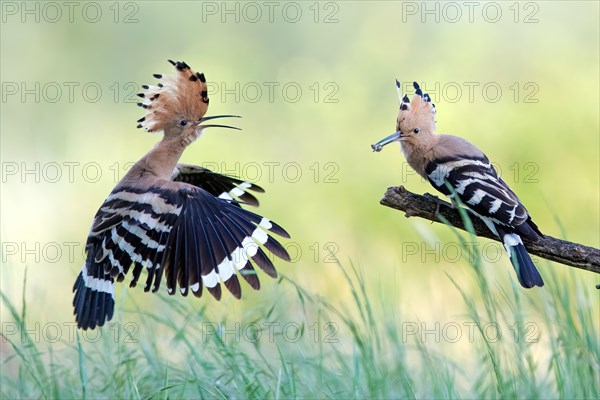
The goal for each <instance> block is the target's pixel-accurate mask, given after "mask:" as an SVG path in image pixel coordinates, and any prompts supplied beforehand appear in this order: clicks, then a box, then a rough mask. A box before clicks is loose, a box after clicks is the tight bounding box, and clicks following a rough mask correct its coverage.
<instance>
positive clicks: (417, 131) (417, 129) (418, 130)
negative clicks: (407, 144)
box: [413, 128, 421, 133]
mask: <svg viewBox="0 0 600 400" xmlns="http://www.w3.org/2000/svg"><path fill="white" fill-rule="evenodd" d="M413 132H415V133H419V132H421V130H420V129H419V128H415V130H414V131H413Z"/></svg>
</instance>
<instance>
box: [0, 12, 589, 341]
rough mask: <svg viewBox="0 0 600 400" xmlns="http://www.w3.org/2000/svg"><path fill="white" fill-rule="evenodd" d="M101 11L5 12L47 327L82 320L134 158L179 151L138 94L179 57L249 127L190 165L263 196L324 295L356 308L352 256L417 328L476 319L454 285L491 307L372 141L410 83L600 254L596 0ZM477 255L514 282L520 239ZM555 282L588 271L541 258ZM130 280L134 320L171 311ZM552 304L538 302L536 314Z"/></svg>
mask: <svg viewBox="0 0 600 400" xmlns="http://www.w3.org/2000/svg"><path fill="white" fill-rule="evenodd" d="M54 4H59V5H60V4H62V3H54ZM78 4H79V3H78ZM94 4H96V6H93V7H89V6H88V7H87V8H86V7H84V3H81V4H79V5H78V6H77V7H75V8H74V10H73V14H72V18H71V17H70V16H69V9H68V8H67V7H66V6H61V7H60V8H56V7H55V6H52V7H46V5H45V3H35V2H31V3H27V5H25V3H21V2H3V3H2V19H3V20H2V27H1V29H2V31H1V34H2V35H1V36H2V37H1V42H0V43H1V49H2V50H1V52H2V54H1V61H0V63H1V64H0V65H1V80H2V102H1V108H2V109H1V130H0V133H1V158H2V191H1V219H2V221H1V236H2V238H1V240H2V249H1V251H2V276H1V277H2V291H3V292H4V293H5V294H6V295H7V296H8V297H9V298H10V299H12V300H13V301H15V302H17V303H20V300H19V299H20V298H21V295H22V293H21V288H22V280H23V275H24V270H25V268H26V267H27V268H28V279H27V285H26V292H25V296H26V298H27V299H28V301H29V310H28V318H29V319H30V321H31V323H35V322H40V323H42V324H43V323H46V322H49V321H54V322H58V323H59V324H62V323H67V322H71V321H72V306H71V301H72V293H71V288H72V283H73V281H74V279H75V277H76V274H77V273H78V271H79V269H80V266H81V264H82V262H83V255H82V249H83V245H84V243H85V238H86V235H87V232H88V229H89V226H90V222H91V220H92V218H93V216H94V214H95V212H96V210H97V208H98V206H99V205H100V204H101V203H102V201H103V200H104V198H105V197H106V195H107V194H108V193H109V192H110V190H111V189H112V187H113V186H114V185H115V184H116V182H117V181H118V178H119V177H121V176H122V175H123V173H124V172H125V171H126V165H127V163H130V162H135V161H136V160H137V159H139V158H140V157H141V156H142V155H143V154H144V153H145V152H146V151H147V150H148V149H149V148H150V147H151V146H152V145H153V144H154V143H155V142H156V141H157V140H158V139H159V137H158V136H155V135H150V134H146V133H144V132H142V131H141V130H136V129H135V120H136V119H137V118H139V117H140V116H141V115H142V112H141V109H139V108H137V107H135V104H134V103H135V102H136V98H135V96H134V95H133V94H135V93H137V92H138V91H139V86H140V85H142V84H147V83H148V84H151V83H153V82H154V79H153V78H152V74H153V73H166V72H170V69H171V66H170V65H169V64H168V63H167V62H166V60H167V59H168V58H172V59H175V60H184V61H186V62H187V63H188V64H189V65H190V66H192V68H194V69H196V70H199V71H203V72H204V73H205V74H206V76H207V78H208V80H209V81H210V82H211V92H209V95H210V97H211V103H210V107H209V114H223V113H235V114H239V115H242V116H243V119H241V120H239V121H236V123H237V124H238V126H240V127H242V128H243V131H242V132H241V133H237V132H232V131H224V130H208V131H207V132H206V134H205V135H204V136H203V137H202V138H201V139H200V140H198V141H197V142H196V143H194V144H193V145H192V146H191V147H190V148H189V149H188V150H187V151H186V153H185V154H184V156H183V159H182V161H183V162H187V163H192V164H200V165H206V166H209V167H212V168H215V167H216V169H217V170H219V171H220V172H225V173H229V174H234V175H241V177H242V178H250V179H254V180H255V181H256V183H258V184H259V185H261V186H263V187H264V188H265V189H266V190H267V193H266V194H265V195H261V196H260V200H261V207H260V213H262V214H263V215H265V216H268V217H269V218H271V219H273V220H275V221H277V222H279V223H280V224H282V225H283V226H285V227H286V228H287V229H288V230H289V232H291V234H292V236H293V238H292V240H291V241H290V244H289V246H290V252H291V253H292V255H293V256H294V253H295V255H296V257H294V263H292V264H286V263H283V262H278V263H277V267H278V270H279V271H280V272H282V273H283V274H285V275H287V276H289V277H290V278H292V279H294V280H295V281H297V282H298V283H299V284H301V285H302V286H304V287H306V288H310V289H311V290H312V291H313V292H315V293H320V294H321V295H323V296H325V297H327V298H331V299H340V301H342V302H343V301H345V299H349V298H350V292H349V290H347V289H346V288H345V287H344V286H343V285H340V282H341V272H340V270H339V269H338V268H337V267H335V266H334V264H333V263H332V262H331V261H333V257H331V254H330V252H331V251H332V252H333V253H334V256H335V257H336V258H337V259H339V260H340V261H341V262H342V263H343V264H348V263H350V262H353V263H354V264H356V265H358V266H359V267H360V268H362V269H363V270H364V274H365V277H366V280H367V282H368V283H369V285H370V286H369V287H370V288H371V290H372V293H371V294H370V295H371V296H372V297H373V298H374V299H377V302H378V303H382V304H386V307H392V308H394V309H397V310H399V311H400V312H402V314H403V315H407V316H408V318H412V319H411V320H414V321H430V322H435V321H442V323H443V322H448V321H453V320H455V319H457V318H459V316H458V314H460V313H461V311H460V310H458V309H456V308H455V307H454V304H456V303H457V302H458V301H459V299H460V297H459V293H458V292H457V291H456V290H455V288H454V287H453V285H452V283H451V282H450V280H449V279H448V277H447V276H446V274H449V275H451V276H452V277H454V278H455V279H456V280H457V281H458V282H459V283H461V284H462V285H464V287H465V288H466V290H467V291H468V293H469V294H470V295H471V296H473V297H474V298H477V297H478V296H479V288H478V287H476V286H475V285H474V282H475V281H474V279H473V278H472V276H471V275H469V274H468V273H467V272H466V269H465V265H466V262H465V260H464V257H460V255H459V256H458V257H457V255H456V251H457V249H458V247H457V245H456V243H455V239H454V236H453V235H452V233H451V232H450V231H449V229H448V228H446V227H444V226H442V225H439V224H430V223H429V222H428V221H424V220H413V219H410V220H409V219H406V218H405V217H404V216H403V214H402V213H399V212H396V211H393V210H391V209H388V208H385V207H383V206H380V205H379V200H380V198H381V197H382V195H383V193H384V192H385V190H386V188H387V187H389V186H395V185H400V184H403V185H405V186H406V187H407V188H408V189H409V190H411V191H414V192H417V193H423V192H426V191H430V192H431V191H432V189H431V188H430V187H429V186H428V184H427V183H426V182H423V181H422V180H421V179H419V178H418V177H417V176H416V175H415V174H414V173H412V172H411V171H410V170H409V168H408V167H407V165H406V163H405V162H404V159H403V157H402V155H401V153H400V150H399V148H398V146H396V145H393V146H389V147H387V148H385V150H384V151H383V152H381V153H379V154H375V153H372V152H371V150H370V147H369V145H370V144H371V143H374V142H375V141H377V140H379V139H381V138H382V137H384V136H386V135H388V134H390V133H392V132H393V129H394V126H395V118H396V113H397V108H398V106H397V99H396V92H395V88H394V79H395V78H398V79H399V80H401V81H402V82H403V85H404V87H405V88H407V89H408V88H409V87H410V85H409V84H410V82H412V81H413V80H416V81H419V82H420V83H421V84H422V86H423V87H424V89H425V91H428V92H429V93H430V94H431V96H432V98H433V101H434V103H436V107H437V109H438V114H437V122H438V132H444V133H453V134H456V135H459V136H462V137H464V138H466V139H468V140H470V141H472V142H474V143H475V144H477V145H478V146H479V147H480V148H481V149H482V150H483V151H484V152H486V153H487V154H488V156H489V157H490V158H491V159H492V160H493V161H494V162H495V163H496V165H497V166H498V167H499V169H500V172H501V173H502V176H503V178H504V179H505V180H506V181H507V182H508V183H509V185H511V186H512V187H513V189H514V190H515V192H516V193H518V195H519V196H520V198H521V200H522V201H523V202H524V203H525V205H526V206H527V208H528V210H529V211H530V213H531V214H532V216H533V218H534V220H535V222H536V223H537V224H538V225H539V227H540V228H541V230H542V231H543V232H545V233H547V234H549V235H552V236H558V237H562V236H563V235H564V236H566V238H567V239H569V240H572V241H576V242H580V243H583V244H586V245H591V246H594V247H598V246H599V245H600V207H599V206H600V193H599V180H600V175H599V174H600V157H599V152H600V150H599V149H600V143H599V137H600V135H599V129H600V126H599V87H600V84H599V34H600V32H599V19H598V15H599V6H598V3H597V2H587V1H584V2H566V1H552V2H550V1H548V2H527V3H514V2H500V3H492V4H491V5H488V3H478V5H477V6H475V8H474V9H473V10H472V15H471V16H470V15H469V9H468V8H467V7H466V6H464V5H461V4H462V3H454V2H453V3H451V4H453V5H451V6H447V5H446V3H438V2H435V3H426V4H427V5H425V3H421V2H404V3H402V2H393V1H380V2H376V1H375V2H366V1H362V2H361V1H348V2H345V1H344V2H321V3H314V2H296V3H278V2H275V4H276V5H275V6H274V9H273V14H272V16H270V15H269V8H268V7H267V6H265V5H263V4H262V3H260V2H259V3H251V4H250V5H249V6H248V5H245V3H237V2H230V3H222V2H190V1H182V2H177V1H174V2H166V1H153V2H150V1H148V2H125V3H112V2H108V3H103V2H102V3H94ZM23 7H30V9H32V10H34V11H33V14H27V13H26V12H25V11H24V9H23ZM36 7H37V8H36ZM423 7H427V8H428V10H434V11H431V12H430V13H428V12H426V10H425V9H424V8H423ZM226 9H227V10H233V11H231V13H227V12H226ZM35 10H37V11H35ZM298 10H300V12H301V14H300V16H299V17H298V14H297V13H298ZM435 10H437V11H435ZM498 10H499V12H500V14H497V12H498ZM57 12H59V13H60V15H59V14H57ZM98 12H99V13H100V14H98ZM257 12H260V16H258V14H257ZM457 12H460V15H459V14H457ZM36 18H37V19H38V20H37V21H36ZM270 18H271V19H272V21H270ZM70 19H72V21H71V20H70ZM96 19H97V21H96V22H94V21H95V20H96ZM236 19H237V21H236ZM295 19H298V20H297V21H296V22H293V21H294V20H295ZM496 20H497V21H496ZM269 87H272V88H273V91H272V92H271V93H270V90H269ZM70 88H72V92H71V89H70ZM297 88H300V89H301V94H298V92H297ZM470 88H472V89H470ZM98 89H99V91H98ZM257 89H259V90H260V91H257ZM498 89H499V92H498ZM411 93H412V90H411ZM27 171H31V172H27ZM298 174H300V175H298ZM561 227H562V228H561ZM561 229H564V232H563V231H561ZM479 243H480V245H481V246H485V245H487V247H486V249H487V250H486V251H488V255H489V257H488V261H489V263H488V264H489V265H488V270H489V273H490V274H491V276H493V277H494V279H497V280H498V284H499V285H501V286H508V285H510V281H514V280H515V276H514V272H513V271H512V268H511V266H510V263H509V261H508V259H507V257H506V256H505V255H503V254H502V255H500V254H499V251H500V250H501V248H500V245H497V244H489V243H492V242H489V241H487V240H485V239H481V241H480V242H479ZM536 260H537V259H536ZM549 268H551V269H555V270H556V271H558V273H559V274H565V273H567V270H569V268H567V267H565V266H562V265H559V264H549V263H545V262H542V263H541V264H540V269H541V273H542V275H544V272H546V271H547V270H548V269H549ZM577 274H578V275H579V276H580V278H581V279H582V281H583V282H585V283H586V284H587V285H594V284H596V283H597V282H598V278H597V276H596V275H594V274H592V273H586V272H583V271H580V272H577ZM261 281H262V283H263V285H262V286H263V288H262V289H261V291H260V292H256V293H253V292H251V289H250V288H249V287H248V286H244V287H243V290H244V297H245V300H244V301H242V302H238V301H235V300H234V299H232V297H231V296H230V295H225V296H224V300H223V301H222V302H220V303H218V302H216V301H214V299H212V298H209V297H203V298H202V299H200V300H197V299H193V298H188V299H180V301H182V302H197V303H198V304H199V305H207V309H208V310H209V311H208V312H209V313H212V315H213V316H214V318H215V319H217V320H218V319H219V318H220V316H221V315H223V314H229V315H236V314H240V315H243V314H244V312H245V310H248V309H250V308H252V307H254V306H256V305H257V304H265V305H266V304H268V303H269V302H271V301H273V300H274V299H278V298H280V297H281V296H286V295H288V294H289V292H290V291H292V289H291V288H289V287H287V286H286V287H283V285H278V284H277V282H276V281H273V280H270V279H269V278H268V277H266V276H265V275H264V274H262V273H261ZM125 286H126V285H121V286H119V288H118V290H117V296H118V302H121V301H122V300H121V299H123V298H124V299H125V300H124V309H125V312H128V311H130V310H132V304H138V305H140V306H141V307H142V308H143V307H152V309H153V310H154V311H157V310H158V311H157V312H164V313H167V312H168V310H167V306H166V305H165V303H164V302H162V301H160V300H157V298H156V296H152V295H148V294H145V293H143V291H142V290H141V288H138V289H135V290H122V289H123V288H124V287H125ZM540 290H543V289H535V290H531V291H529V292H527V295H528V296H530V299H531V303H532V304H533V306H532V307H531V314H530V315H529V316H528V318H529V320H532V321H535V320H536V318H538V316H537V314H536V313H537V311H536V307H535V303H536V301H537V300H539V297H538V293H537V292H539V291H540ZM161 307H162V308H164V311H160V310H161ZM593 307H595V310H594V311H596V309H597V308H598V301H597V299H596V301H595V303H594V305H593ZM2 311H3V321H4V312H5V310H2ZM289 312H290V314H289V315H288V317H289V318H292V319H293V318H294V315H295V314H294V313H295V312H296V310H294V309H291V310H289ZM596 315H597V314H596ZM125 318H126V319H128V320H133V321H135V320H136V319H138V318H140V316H139V315H137V314H135V313H129V314H127V315H126V317H125ZM147 334H151V333H149V332H146V333H144V332H141V333H140V335H142V336H143V335H147ZM541 334H542V337H543V332H542V333H541ZM463 345H464V346H468V345H469V344H468V342H463Z"/></svg>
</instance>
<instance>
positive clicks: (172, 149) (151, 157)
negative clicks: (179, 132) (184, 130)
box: [123, 135, 191, 180]
mask: <svg viewBox="0 0 600 400" xmlns="http://www.w3.org/2000/svg"><path fill="white" fill-rule="evenodd" d="M190 143H191V141H190V140H186V139H185V138H181V137H171V136H169V135H164V136H163V138H162V140H161V141H160V142H158V143H157V144H156V145H155V146H154V148H152V150H150V151H149V152H148V153H147V154H146V155H145V156H144V157H142V158H141V159H140V160H139V161H138V162H137V163H135V165H134V166H133V167H132V168H131V169H130V170H129V172H128V173H127V175H126V176H125V177H124V178H123V180H139V179H141V178H146V177H155V178H162V179H167V180H170V179H171V177H172V175H173V170H174V169H175V166H176V165H177V162H178V161H179V158H180V157H181V155H182V154H183V151H184V150H185V149H186V148H187V146H188V145H189V144H190Z"/></svg>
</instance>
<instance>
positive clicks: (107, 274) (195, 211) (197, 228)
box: [74, 180, 290, 327]
mask: <svg viewBox="0 0 600 400" xmlns="http://www.w3.org/2000/svg"><path fill="white" fill-rule="evenodd" d="M269 233H274V234H276V235H279V236H282V237H286V238H289V234H288V233H287V232H286V231H285V230H284V229H283V228H281V227H280V226H279V225H277V224H276V223H274V222H272V221H270V220H268V219H267V218H263V217H261V216H260V215H257V214H255V213H252V212H250V211H248V210H245V209H242V208H241V207H239V206H236V205H235V203H232V202H231V201H228V200H224V199H221V198H218V197H215V196H214V195H213V194H211V193H209V192H208V191H206V190H204V189H201V188H199V187H195V186H193V185H190V184H187V183H183V182H171V181H167V180H157V181H156V182H154V184H153V185H152V186H150V187H149V188H144V189H140V188H136V187H133V186H127V185H120V186H118V187H117V188H115V190H113V192H112V193H111V194H110V195H109V196H108V198H107V199H106V201H105V202H104V204H103V205H102V206H101V207H100V210H99V211H98V213H97V214H96V218H95V219H94V222H93V225H92V228H91V231H90V234H89V236H88V241H87V244H86V250H87V253H88V254H87V260H86V264H85V266H84V269H83V270H82V274H81V275H80V278H78V279H77V282H76V284H75V287H74V290H76V294H75V299H74V305H75V313H76V318H77V321H78V323H79V324H80V326H82V327H94V326H95V325H96V324H98V325H102V324H103V323H104V319H105V317H106V315H103V312H101V311H103V310H99V309H98V305H97V304H96V303H97V301H98V298H99V297H98V295H99V294H102V293H104V295H103V296H104V297H106V296H107V295H108V294H110V295H112V293H113V287H112V285H113V284H112V282H113V279H117V280H118V281H122V280H123V279H124V278H125V276H126V275H127V273H128V271H129V269H130V267H131V265H133V266H134V268H133V273H132V281H131V285H130V286H135V285H136V283H137V281H138V279H139V277H140V274H141V271H142V269H144V268H146V269H147V271H148V277H147V279H146V283H145V285H144V290H145V291H149V290H150V289H151V288H152V291H153V292H156V291H157V290H158V289H159V287H160V284H161V280H162V278H163V276H164V277H165V281H166V285H167V290H168V292H169V294H174V293H175V291H176V289H177V287H179V290H180V292H181V293H182V294H183V295H184V296H186V295H187V294H188V292H189V291H190V290H191V291H192V293H193V294H194V295H195V296H197V297H200V296H201V295H202V288H203V287H206V288H207V290H208V291H209V292H210V293H211V294H212V295H213V296H214V297H215V298H216V299H220V297H221V286H220V284H221V283H222V284H224V285H225V286H226V287H227V288H228V289H229V291H230V292H231V293H232V294H233V295H234V296H235V297H237V298H239V297H241V288H240V284H239V279H238V275H241V276H242V277H243V278H244V279H245V280H246V281H247V282H248V283H249V284H250V286H251V287H253V288H254V289H259V288H260V283H259V280H258V277H257V276H256V272H255V270H254V267H253V264H256V265H257V266H258V267H259V268H260V269H262V270H263V271H264V272H266V273H267V274H268V275H269V276H272V277H276V276H277V272H276V270H275V267H274V266H273V263H272V261H271V259H270V258H269V257H268V256H267V254H265V251H263V248H264V249H266V250H268V251H269V252H271V253H272V254H274V255H276V256H278V257H279V258H282V259H284V260H286V261H289V260H290V257H289V255H288V253H287V251H286V250H285V249H284V247H283V246H282V245H281V244H280V243H279V242H278V241H277V240H276V239H274V238H273V237H272V236H271V235H270V234H269ZM109 289H110V290H109ZM106 300H107V301H108V300H109V299H108V297H107V298H106ZM111 300H112V299H111ZM111 304H112V303H111ZM102 307H104V306H102ZM105 308H106V307H105ZM90 309H91V310H92V311H91V312H90V311H89V310H90ZM111 314H112V310H111Z"/></svg>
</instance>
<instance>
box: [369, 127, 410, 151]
mask: <svg viewBox="0 0 600 400" xmlns="http://www.w3.org/2000/svg"><path fill="white" fill-rule="evenodd" d="M403 139H404V137H403V136H402V132H400V131H398V132H394V133H392V134H391V135H390V136H388V137H385V138H383V139H381V140H380V141H379V142H377V143H375V144H372V145H371V148H372V149H373V151H376V152H380V151H381V149H383V146H385V145H387V144H390V143H392V142H398V141H400V140H403Z"/></svg>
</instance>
